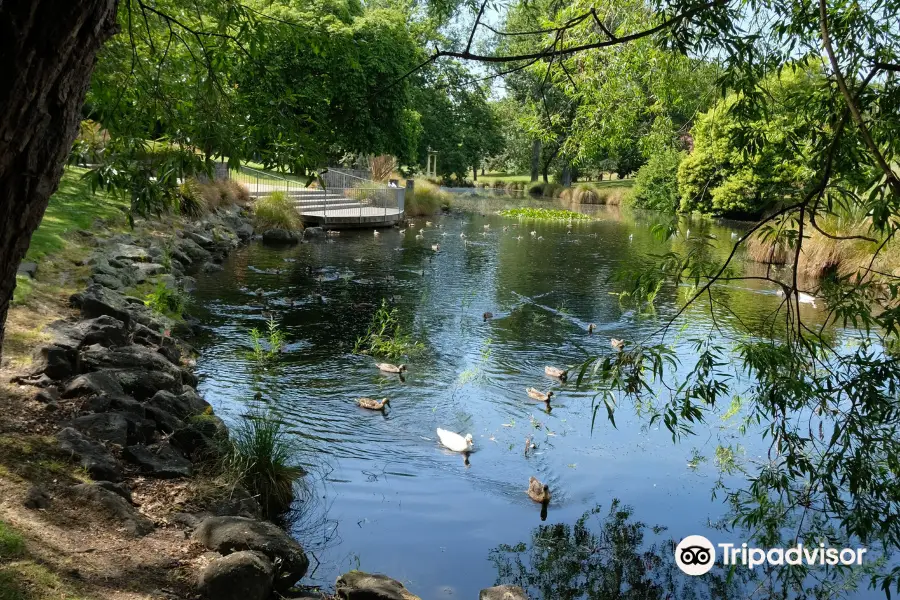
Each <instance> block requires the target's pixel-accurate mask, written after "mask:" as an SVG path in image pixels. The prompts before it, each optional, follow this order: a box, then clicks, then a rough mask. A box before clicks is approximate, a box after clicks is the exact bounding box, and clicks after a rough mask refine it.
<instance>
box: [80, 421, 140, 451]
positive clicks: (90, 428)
mask: <svg viewBox="0 0 900 600" xmlns="http://www.w3.org/2000/svg"><path fill="white" fill-rule="evenodd" d="M72 427H74V428H75V429H77V430H78V431H80V432H81V433H83V434H85V435H86V436H88V437H91V438H93V439H95V440H97V441H99V442H109V443H112V444H118V445H119V446H126V445H128V443H129V442H130V443H135V441H136V440H135V439H134V434H132V435H129V431H128V429H129V428H128V420H127V419H126V418H125V417H123V416H122V415H120V414H118V413H99V414H94V415H84V416H82V417H77V418H75V419H73V420H72Z"/></svg>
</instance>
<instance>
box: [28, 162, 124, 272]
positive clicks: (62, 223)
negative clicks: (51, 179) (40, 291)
mask: <svg viewBox="0 0 900 600" xmlns="http://www.w3.org/2000/svg"><path fill="white" fill-rule="evenodd" d="M86 172H87V169H82V168H80V167H69V168H67V169H66V172H65V173H64V174H63V177H62V181H60V183H59V189H58V190H56V193H55V194H53V196H51V197H50V203H49V204H48V205H47V211H46V212H45V213H44V218H43V219H42V220H41V224H40V226H38V228H37V231H35V232H34V235H32V236H31V244H30V245H29V246H28V254H26V255H25V260H27V261H38V260H40V259H42V258H44V257H45V256H47V255H48V254H51V253H53V252H58V251H60V250H62V249H64V248H65V247H66V245H67V241H68V240H70V239H71V236H72V234H73V233H74V232H75V231H77V230H79V229H85V230H90V229H91V226H92V225H93V223H94V219H97V218H100V219H103V220H104V221H106V222H112V223H116V224H121V225H124V224H125V211H126V210H127V208H128V206H127V204H126V202H125V201H124V200H122V199H121V198H116V197H113V196H111V195H108V194H106V193H104V192H100V191H98V192H97V193H96V194H92V193H91V190H90V187H89V186H88V184H87V182H86V181H84V180H82V179H81V177H82V175H84V174H85V173H86Z"/></svg>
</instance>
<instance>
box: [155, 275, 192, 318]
mask: <svg viewBox="0 0 900 600" xmlns="http://www.w3.org/2000/svg"><path fill="white" fill-rule="evenodd" d="M188 302H189V296H188V295H187V294H185V293H184V292H182V291H181V290H178V289H175V288H171V287H169V286H167V285H166V284H165V283H163V282H162V281H160V282H158V283H157V284H156V287H155V288H153V291H151V292H149V293H148V294H147V295H146V296H145V297H144V304H145V305H147V306H149V307H150V308H151V309H152V310H153V312H156V313H159V314H161V315H166V316H167V317H173V318H176V319H180V318H181V317H182V316H183V315H184V311H185V310H186V309H187V305H188Z"/></svg>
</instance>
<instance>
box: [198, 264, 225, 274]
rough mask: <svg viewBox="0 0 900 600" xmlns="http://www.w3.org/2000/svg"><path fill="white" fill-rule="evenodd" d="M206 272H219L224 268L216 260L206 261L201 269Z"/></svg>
mask: <svg viewBox="0 0 900 600" xmlns="http://www.w3.org/2000/svg"><path fill="white" fill-rule="evenodd" d="M201 270H202V271H203V272H204V273H218V272H219V271H222V270H223V267H222V265H219V264H216V263H214V262H206V263H203V268H202V269H201Z"/></svg>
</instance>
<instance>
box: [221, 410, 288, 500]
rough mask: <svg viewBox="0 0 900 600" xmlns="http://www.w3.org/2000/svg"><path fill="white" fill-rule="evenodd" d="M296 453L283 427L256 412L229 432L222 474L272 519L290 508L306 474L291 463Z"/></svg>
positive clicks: (276, 421)
mask: <svg viewBox="0 0 900 600" xmlns="http://www.w3.org/2000/svg"><path fill="white" fill-rule="evenodd" d="M298 451H299V448H298V446H297V444H296V442H295V441H294V438H293V437H292V436H291V435H290V434H289V433H288V431H287V428H286V427H285V425H284V424H283V423H282V422H281V421H279V420H278V419H277V418H275V416H274V415H272V414H271V413H269V412H266V411H262V410H258V409H257V410H254V411H253V412H252V413H251V414H249V415H247V416H246V418H245V419H244V420H243V421H241V422H240V423H239V424H238V425H237V426H235V427H233V428H232V429H231V440H230V447H229V448H228V452H227V453H226V458H225V460H224V471H225V473H226V474H227V476H228V477H229V479H231V480H232V481H233V482H234V483H237V484H240V485H242V486H243V487H244V488H245V489H246V490H247V491H248V492H250V494H251V495H253V496H254V497H256V499H257V501H258V502H259V504H260V506H261V507H262V509H263V513H264V514H265V515H266V517H274V516H277V515H280V514H282V513H284V512H286V511H287V510H288V509H290V507H291V503H292V502H293V501H294V498H295V487H296V486H297V484H298V480H299V479H300V478H301V477H303V475H305V474H306V472H305V471H304V470H303V468H302V467H300V466H299V465H298V464H296V462H294V461H295V456H296V455H297V452H298Z"/></svg>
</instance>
